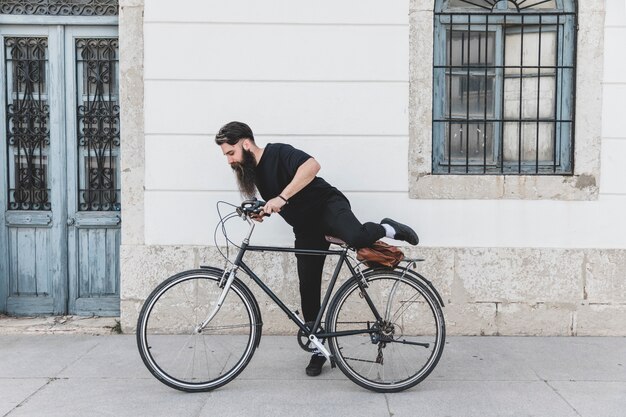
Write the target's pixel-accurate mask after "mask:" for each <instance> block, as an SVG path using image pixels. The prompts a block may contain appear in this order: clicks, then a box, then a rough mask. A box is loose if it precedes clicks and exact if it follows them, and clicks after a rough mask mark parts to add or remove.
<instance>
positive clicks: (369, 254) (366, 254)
mask: <svg viewBox="0 0 626 417" xmlns="http://www.w3.org/2000/svg"><path fill="white" fill-rule="evenodd" d="M356 258H357V259H358V260H359V261H363V263H364V264H365V265H367V266H369V267H372V268H373V267H377V266H384V267H387V268H395V267H396V266H397V265H398V264H399V263H400V261H401V260H403V259H404V253H403V252H402V251H401V250H400V248H398V247H397V246H391V245H388V244H386V243H385V242H383V241H380V240H378V241H376V242H374V243H373V244H372V246H370V247H369V248H361V249H359V250H358V251H357V252H356Z"/></svg>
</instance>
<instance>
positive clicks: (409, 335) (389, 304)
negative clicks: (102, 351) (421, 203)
mask: <svg viewBox="0 0 626 417" xmlns="http://www.w3.org/2000/svg"><path fill="white" fill-rule="evenodd" d="M263 205H265V203H264V202H263V201H260V200H246V201H244V202H243V203H242V204H241V205H240V206H234V205H231V206H233V207H236V209H235V211H234V212H232V213H230V214H229V215H227V216H225V217H224V218H222V216H221V214H220V221H219V222H218V226H217V227H216V232H215V233H217V229H218V228H219V227H220V226H221V228H222V232H223V234H224V236H225V237H226V241H227V250H228V242H230V240H228V236H227V234H226V230H225V227H224V224H225V223H226V221H228V220H230V219H231V218H236V217H240V218H242V219H244V220H245V221H247V222H248V224H249V229H248V232H247V235H246V237H245V238H244V239H243V242H242V243H241V245H240V246H238V247H239V252H238V253H237V256H236V258H235V261H234V262H230V261H229V262H230V266H228V265H227V267H226V268H224V269H220V268H214V267H209V266H201V267H200V269H195V270H189V271H184V272H181V273H178V274H176V275H174V276H172V277H170V278H168V279H166V280H165V281H163V282H162V283H161V284H160V285H158V286H157V287H156V288H155V289H154V290H153V291H152V293H151V294H150V295H149V296H148V298H147V299H146V301H145V303H144V305H143V307H142V309H141V312H140V314H139V318H138V322H137V345H138V348H139V353H140V355H141V358H142V360H143V362H144V364H145V365H146V367H147V368H148V369H149V370H150V372H151V373H152V374H153V375H154V376H155V377H156V378H157V379H158V380H159V381H161V382H162V383H164V384H166V385H168V386H170V387H172V388H175V389H178V390H182V391H188V392H197V391H210V390H213V389H215V388H218V387H221V386H223V385H225V384H227V383H228V382H230V381H232V380H233V379H234V378H235V377H237V375H239V373H241V372H242V371H243V370H244V368H245V367H246V365H248V363H249V362H250V359H251V358H252V355H253V354H254V352H255V349H256V348H257V347H258V346H259V343H260V340H261V331H262V326H263V322H262V319H261V311H260V309H259V306H258V303H257V301H256V299H255V297H254V295H253V294H252V292H251V291H250V289H249V288H248V287H247V286H246V285H245V284H244V283H243V282H242V281H241V280H240V278H239V277H238V272H240V271H243V272H244V273H245V274H246V275H248V277H250V278H251V279H252V281H254V282H255V283H256V284H257V285H258V286H259V287H260V288H261V289H262V290H263V291H264V292H265V293H266V294H267V295H268V296H269V297H270V298H271V299H272V300H273V301H274V302H275V303H276V304H277V305H278V306H279V307H280V308H281V309H282V310H283V311H284V312H285V314H286V315H287V316H288V317H289V318H290V319H291V320H292V321H293V322H294V323H295V324H296V325H297V326H298V328H299V331H298V343H299V345H300V347H302V348H303V349H304V350H306V351H308V352H312V351H314V350H315V349H316V348H317V349H319V351H320V352H322V354H323V355H324V356H326V358H327V359H328V360H329V362H330V364H331V367H332V368H334V367H335V366H338V367H339V369H341V371H342V372H343V373H344V374H345V375H346V376H347V377H348V378H349V379H350V380H352V381H354V382H355V383H357V384H358V385H360V386H362V387H364V388H367V389H370V390H373V391H377V392H397V391H402V390H405V389H407V388H410V387H413V386H415V385H416V384H418V383H420V382H421V381H423V380H424V379H425V378H426V377H427V376H428V375H429V374H430V373H431V372H432V371H433V369H434V368H435V366H436V365H437V363H438V361H439V359H440V357H441V354H442V352H443V348H444V344H445V321H444V317H443V312H442V307H443V306H444V303H443V300H442V299H441V296H440V295H439V293H438V292H437V290H436V289H435V287H434V286H433V285H432V283H431V282H430V281H428V280H427V279H426V278H424V277H423V276H422V275H420V274H419V273H417V272H415V271H414V270H413V269H414V268H416V266H417V263H418V262H419V261H423V259H406V260H405V262H404V263H403V264H402V265H403V266H398V267H396V268H395V269H389V268H366V269H364V270H362V269H361V263H359V262H357V261H356V260H355V259H354V258H353V256H352V254H353V252H354V249H352V248H350V247H349V246H348V245H346V244H345V243H344V242H342V241H340V240H338V239H335V238H327V239H330V242H331V243H334V244H337V245H339V246H340V248H341V249H339V250H337V249H333V248H332V247H331V248H329V249H328V250H307V249H294V248H281V247H269V246H253V245H250V237H251V236H252V233H253V231H254V228H255V222H254V221H253V220H252V218H251V216H253V215H259V213H261V209H262V207H263ZM218 213H219V203H218ZM230 243H232V242H230ZM216 247H218V246H217V241H216ZM218 250H219V247H218ZM220 252H221V251H220ZM246 252H287V253H294V254H303V255H310V256H319V255H327V256H338V257H339V260H338V262H337V266H336V267H335V271H334V274H333V276H332V278H331V279H330V282H329V286H328V289H327V290H326V293H325V295H324V297H323V301H322V304H321V308H320V311H319V313H318V315H317V318H316V320H315V322H314V323H305V322H304V321H303V320H302V319H301V318H300V317H299V316H298V315H297V314H299V313H298V312H297V311H295V312H293V311H291V310H290V309H289V308H288V307H287V306H286V305H285V304H284V303H283V302H282V301H281V300H280V299H279V298H278V296H276V294H274V292H273V291H272V290H271V289H270V288H269V287H268V286H267V285H265V283H264V282H263V281H262V280H261V279H260V278H259V277H258V276H257V275H256V274H255V273H254V272H253V271H252V270H251V269H250V267H248V266H247V265H246V263H245V262H244V260H243V258H244V255H245V253H246ZM222 256H224V257H225V258H226V259H227V261H228V256H227V255H224V254H223V253H222ZM344 264H345V265H346V266H347V267H348V269H349V271H350V273H351V274H352V275H351V277H350V278H349V279H348V280H347V281H346V282H345V283H343V284H342V285H341V287H339V289H338V290H337V292H336V293H335V295H334V296H333V298H332V300H330V296H331V294H332V291H333V288H334V286H335V283H336V281H337V278H338V276H339V272H340V270H341V268H342V266H343V265H344ZM329 300H330V303H329ZM327 307H328V309H327ZM326 310H327V311H326ZM325 312H326V320H325V322H322V318H323V317H324V313H325ZM324 327H325V328H324ZM324 340H327V341H328V348H329V349H327V348H326V346H325V345H324Z"/></svg>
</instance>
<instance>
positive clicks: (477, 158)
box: [444, 123, 495, 165]
mask: <svg viewBox="0 0 626 417" xmlns="http://www.w3.org/2000/svg"><path fill="white" fill-rule="evenodd" d="M493 130H494V127H493V123H451V124H449V125H447V126H446V129H445V135H446V142H445V146H444V154H445V155H444V160H445V162H446V163H447V162H448V156H450V158H451V159H452V163H453V164H458V165H465V162H466V158H467V159H468V160H469V163H470V165H483V163H484V161H485V156H486V164H487V165H493V164H494V163H495V158H494V155H493ZM485 148H486V149H485ZM485 150H486V152H485Z"/></svg>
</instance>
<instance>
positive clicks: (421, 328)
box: [327, 269, 445, 392]
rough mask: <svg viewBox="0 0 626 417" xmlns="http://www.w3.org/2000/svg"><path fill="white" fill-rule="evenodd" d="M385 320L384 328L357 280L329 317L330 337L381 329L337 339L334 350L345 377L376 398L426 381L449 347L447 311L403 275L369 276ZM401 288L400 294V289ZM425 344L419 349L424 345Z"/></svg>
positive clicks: (391, 272) (332, 344)
mask: <svg viewBox="0 0 626 417" xmlns="http://www.w3.org/2000/svg"><path fill="white" fill-rule="evenodd" d="M364 278H365V281H366V282H367V285H368V287H367V288H366V292H367V294H368V295H369V296H370V298H371V299H372V302H373V303H374V305H375V307H376V309H377V310H378V312H379V314H380V315H381V316H382V317H383V319H385V318H386V321H384V322H383V323H378V322H377V320H376V318H375V316H374V314H373V312H372V310H371V308H370V307H369V306H368V304H367V302H366V300H365V299H364V297H363V295H362V292H361V290H360V287H359V279H358V278H357V277H354V276H353V277H352V278H350V279H349V280H348V281H347V282H346V283H344V285H342V286H341V288H340V289H339V290H337V293H336V295H335V296H334V297H333V300H332V302H331V304H330V307H329V309H328V313H327V323H328V329H329V331H330V332H339V331H348V330H364V329H367V328H375V329H378V330H377V332H374V333H372V334H371V335H370V334H358V335H350V336H337V337H331V338H330V340H329V346H330V350H331V353H332V354H333V356H334V358H335V362H336V364H337V365H338V366H339V368H340V369H341V371H342V372H343V373H344V374H345V375H346V376H347V377H348V378H349V379H350V380H352V381H353V382H355V383H356V384H358V385H360V386H362V387H364V388H367V389H369V390H372V391H376V392H398V391H403V390H406V389H408V388H411V387H413V386H415V385H417V384H419V383H420V382H421V381H423V380H424V379H425V378H426V377H427V376H428V375H429V374H430V373H431V372H432V371H433V369H435V367H436V366H437V363H438V362H439V359H440V358H441V355H442V353H443V348H444V345H445V320H444V316H443V311H442V309H441V305H440V303H439V301H438V299H437V297H436V295H435V294H434V292H433V291H432V290H431V289H430V288H428V287H427V286H426V285H424V283H422V282H420V281H419V280H418V279H416V278H415V277H413V276H411V275H410V274H407V273H403V272H402V271H398V270H383V269H377V270H371V271H366V272H364ZM394 288H395V289H394ZM418 343H419V345H418Z"/></svg>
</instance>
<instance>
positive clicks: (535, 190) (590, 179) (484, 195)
mask: <svg viewBox="0 0 626 417" xmlns="http://www.w3.org/2000/svg"><path fill="white" fill-rule="evenodd" d="M598 191H599V190H598V185H597V180H596V178H595V177H594V176H592V175H573V176H536V175H532V176H528V175H489V176H476V175H470V176H468V175H431V174H421V175H420V174H418V173H413V175H412V176H411V184H409V197H410V198H419V199H457V200H494V199H495V200H499V199H516V200H569V201H575V200H597V199H598Z"/></svg>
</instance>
